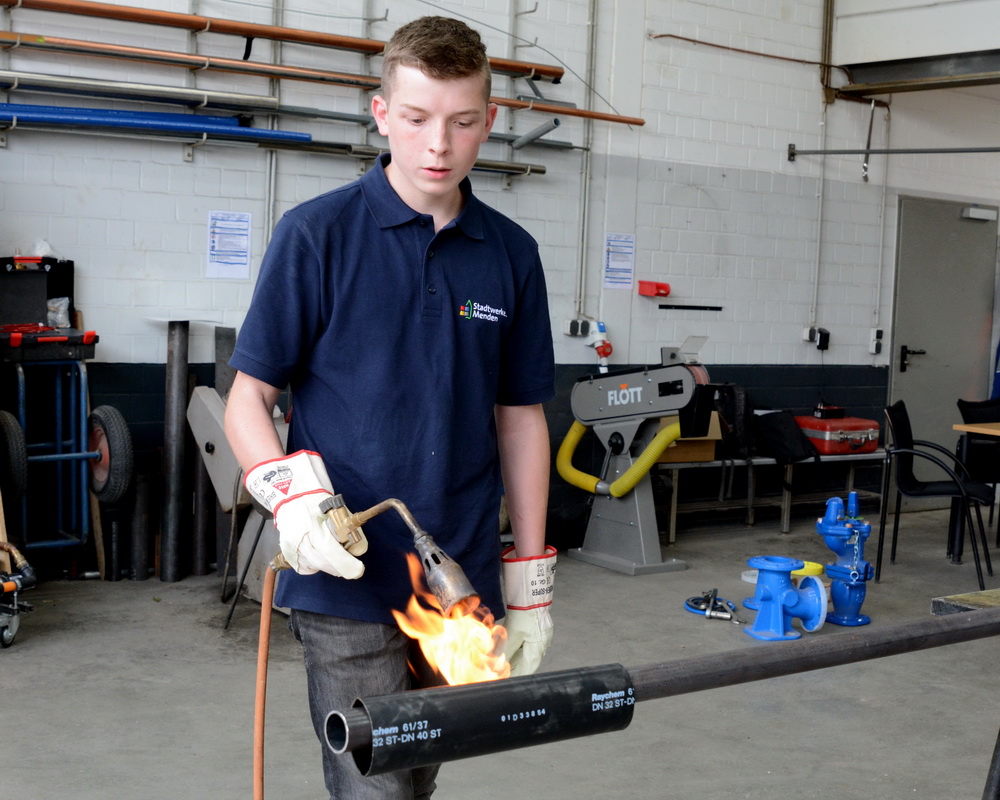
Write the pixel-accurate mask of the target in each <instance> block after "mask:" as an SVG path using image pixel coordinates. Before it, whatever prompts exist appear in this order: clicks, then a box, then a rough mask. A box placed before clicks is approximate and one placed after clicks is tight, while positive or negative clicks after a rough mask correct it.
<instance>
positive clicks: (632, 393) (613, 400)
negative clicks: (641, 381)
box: [608, 383, 642, 406]
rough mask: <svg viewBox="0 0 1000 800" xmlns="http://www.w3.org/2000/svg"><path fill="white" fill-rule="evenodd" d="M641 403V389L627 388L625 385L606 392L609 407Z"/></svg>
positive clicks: (639, 387)
mask: <svg viewBox="0 0 1000 800" xmlns="http://www.w3.org/2000/svg"><path fill="white" fill-rule="evenodd" d="M641 402H642V387H641V386H629V385H628V384H627V383H620V384H618V388H617V389H611V390H609V391H608V405H609V406H627V405H629V404H630V403H641Z"/></svg>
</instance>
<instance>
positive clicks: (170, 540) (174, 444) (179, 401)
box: [160, 320, 191, 583]
mask: <svg viewBox="0 0 1000 800" xmlns="http://www.w3.org/2000/svg"><path fill="white" fill-rule="evenodd" d="M190 326H191V324H190V323H189V322H187V321H186V320H171V321H170V322H169V323H168V328H167V385H166V410H165V412H164V417H163V515H162V524H161V526H160V580H161V581H165V582H168V583H173V582H176V581H179V580H180V579H181V578H183V577H184V576H183V575H182V574H181V563H180V528H181V510H182V505H183V504H182V499H183V496H184V491H183V484H184V420H185V411H186V406H187V376H188V332H189V329H190Z"/></svg>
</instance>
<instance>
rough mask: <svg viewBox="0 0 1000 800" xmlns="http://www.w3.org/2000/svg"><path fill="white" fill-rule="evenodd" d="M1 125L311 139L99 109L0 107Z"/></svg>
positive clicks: (224, 121) (212, 121) (207, 120)
mask: <svg viewBox="0 0 1000 800" xmlns="http://www.w3.org/2000/svg"><path fill="white" fill-rule="evenodd" d="M0 122H9V123H11V124H12V125H13V126H14V127H16V126H17V125H18V124H21V123H36V124H47V125H75V126H79V127H92V128H126V129H129V130H144V131H152V132H175V133H187V134H192V135H193V134H204V135H206V136H212V137H216V136H217V137H221V138H225V139H233V140H237V141H239V140H253V141H286V142H309V141H311V140H312V136H311V135H310V134H308V133H298V132H295V131H278V130H271V129H265V128H247V127H243V126H241V125H240V124H239V121H238V120H237V119H236V118H235V117H208V116H199V115H197V114H164V113H156V112H139V111H120V110H113V109H101V108H67V107H61V106H34V105H24V104H21V103H0Z"/></svg>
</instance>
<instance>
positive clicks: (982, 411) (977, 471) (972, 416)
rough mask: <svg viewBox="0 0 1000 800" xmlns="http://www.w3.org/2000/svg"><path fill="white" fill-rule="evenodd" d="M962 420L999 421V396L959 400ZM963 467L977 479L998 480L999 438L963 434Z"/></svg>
mask: <svg viewBox="0 0 1000 800" xmlns="http://www.w3.org/2000/svg"><path fill="white" fill-rule="evenodd" d="M958 411H959V413H960V414H961V415H962V422H969V423H972V422H1000V398H994V399H992V400H959V401H958ZM965 435H966V437H967V439H968V443H967V444H966V449H965V467H966V469H968V470H969V474H971V475H972V477H973V478H975V479H976V480H977V481H981V482H983V483H997V482H1000V439H998V438H997V437H995V436H981V435H977V434H975V433H967V434H965Z"/></svg>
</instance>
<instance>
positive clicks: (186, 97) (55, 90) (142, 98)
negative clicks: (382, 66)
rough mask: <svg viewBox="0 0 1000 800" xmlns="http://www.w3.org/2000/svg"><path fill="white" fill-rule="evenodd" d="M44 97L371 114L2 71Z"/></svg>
mask: <svg viewBox="0 0 1000 800" xmlns="http://www.w3.org/2000/svg"><path fill="white" fill-rule="evenodd" d="M2 90H6V91H8V92H13V91H17V92H27V93H43V94H64V95H69V96H72V97H98V98H105V99H107V98H113V99H116V100H125V101H135V102H154V103H170V104H174V105H182V106H187V107H190V108H199V109H218V110H224V111H242V112H245V113H259V114H277V115H278V116H291V117H304V118H306V119H326V120H333V121H335V122H348V123H352V124H356V125H368V124H369V123H370V122H371V121H372V117H371V115H370V114H349V113H346V112H343V111H326V110H324V109H320V108H310V107H308V106H289V105H284V104H280V103H279V102H278V99H277V98H276V97H272V96H270V95H262V94H242V93H238V92H220V91H214V90H208V89H188V88H184V87H181V86H163V85H160V84H154V83H131V82H127V81H107V80H101V79H97V78H74V77H70V76H68V75H47V74H44V73H40V72H21V71H18V70H9V69H0V91H2ZM518 138H519V137H518V136H517V135H515V134H512V133H498V132H496V131H492V132H491V133H490V136H489V140H488V141H491V142H501V143H506V144H510V143H512V142H514V141H515V140H516V139H518ZM530 144H531V145H532V146H535V147H549V148H555V149H559V150H572V149H574V145H573V143H572V142H566V141H556V140H553V139H545V138H538V139H534V140H532V141H531V142H530Z"/></svg>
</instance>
